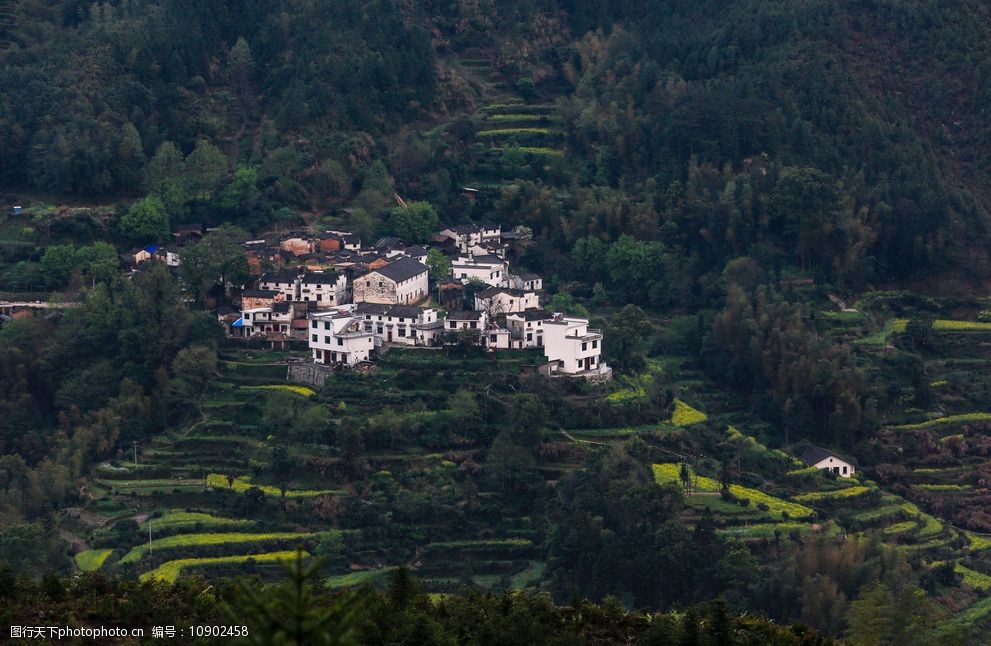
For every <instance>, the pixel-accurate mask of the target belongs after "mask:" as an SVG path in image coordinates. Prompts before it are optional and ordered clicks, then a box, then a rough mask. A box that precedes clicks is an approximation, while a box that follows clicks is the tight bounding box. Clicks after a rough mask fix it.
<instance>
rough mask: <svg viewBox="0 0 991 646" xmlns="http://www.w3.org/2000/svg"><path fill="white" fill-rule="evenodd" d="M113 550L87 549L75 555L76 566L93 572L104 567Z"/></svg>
mask: <svg viewBox="0 0 991 646" xmlns="http://www.w3.org/2000/svg"><path fill="white" fill-rule="evenodd" d="M113 552H114V551H113V550H86V551H83V552H79V553H78V554H76V555H75V557H73V558H74V560H75V561H76V567H78V568H79V569H80V570H82V571H83V572H93V571H95V570H99V569H100V568H101V567H103V564H104V563H105V562H106V561H107V558H108V557H109V556H110V555H111V554H113Z"/></svg>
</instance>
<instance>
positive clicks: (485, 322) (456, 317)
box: [444, 311, 489, 336]
mask: <svg viewBox="0 0 991 646" xmlns="http://www.w3.org/2000/svg"><path fill="white" fill-rule="evenodd" d="M488 326H489V317H488V316H487V315H486V314H485V312H469V311H461V312H448V313H447V316H446V317H445V318H444V332H445V333H447V334H448V335H449V336H450V335H457V334H458V333H460V332H463V331H467V332H471V333H474V334H481V333H482V332H484V331H485V330H486V329H487V328H488Z"/></svg>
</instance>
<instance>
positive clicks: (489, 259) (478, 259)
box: [459, 253, 506, 265]
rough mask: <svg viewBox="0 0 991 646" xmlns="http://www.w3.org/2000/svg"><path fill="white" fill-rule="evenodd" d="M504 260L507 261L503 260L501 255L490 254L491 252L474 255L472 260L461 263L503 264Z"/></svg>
mask: <svg viewBox="0 0 991 646" xmlns="http://www.w3.org/2000/svg"><path fill="white" fill-rule="evenodd" d="M504 262H506V261H505V260H503V259H502V258H500V257H499V256H495V255H493V254H490V253H485V254H482V255H480V256H474V257H472V259H471V260H466V261H463V262H461V263H459V264H462V265H470V264H472V263H475V264H478V265H500V264H502V263H504Z"/></svg>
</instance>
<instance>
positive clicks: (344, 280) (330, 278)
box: [294, 271, 348, 309]
mask: <svg viewBox="0 0 991 646" xmlns="http://www.w3.org/2000/svg"><path fill="white" fill-rule="evenodd" d="M297 290H298V291H297V295H296V298H295V299H294V300H297V301H302V302H304V303H311V302H316V304H317V309H328V308H331V307H336V306H338V305H343V304H345V303H347V302H348V277H347V276H346V275H345V274H344V273H343V272H341V273H337V272H332V271H331V272H320V271H312V272H306V273H305V274H303V275H302V276H300V277H299V280H298V281H297Z"/></svg>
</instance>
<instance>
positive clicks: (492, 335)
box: [489, 334, 496, 343]
mask: <svg viewBox="0 0 991 646" xmlns="http://www.w3.org/2000/svg"><path fill="white" fill-rule="evenodd" d="M495 342H496V335H494V334H490V335H489V343H495Z"/></svg>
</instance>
